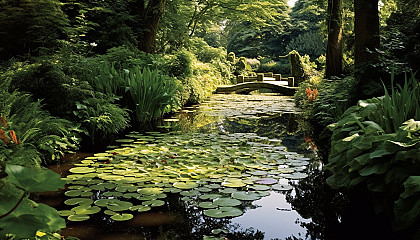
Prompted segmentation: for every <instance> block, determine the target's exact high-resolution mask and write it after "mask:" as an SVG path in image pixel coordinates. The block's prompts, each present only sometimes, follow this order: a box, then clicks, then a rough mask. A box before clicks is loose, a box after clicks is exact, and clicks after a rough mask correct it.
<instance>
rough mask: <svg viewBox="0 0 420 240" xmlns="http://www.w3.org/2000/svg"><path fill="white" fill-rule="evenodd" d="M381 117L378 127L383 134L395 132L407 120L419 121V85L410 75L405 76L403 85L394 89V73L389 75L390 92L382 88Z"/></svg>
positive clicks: (412, 75) (413, 76) (413, 75)
mask: <svg viewBox="0 0 420 240" xmlns="http://www.w3.org/2000/svg"><path fill="white" fill-rule="evenodd" d="M384 90H385V96H384V98H383V116H382V117H380V118H379V119H380V125H381V126H382V127H383V128H384V130H385V132H396V131H397V130H398V129H399V128H400V127H401V125H402V124H403V123H404V122H405V121H407V120H408V119H411V118H414V119H415V120H420V83H419V82H418V80H416V78H415V74H414V73H412V74H411V76H410V77H408V76H407V75H405V79H404V85H403V86H400V85H397V87H396V88H395V87H394V72H392V75H391V92H389V91H388V90H387V89H386V87H384Z"/></svg>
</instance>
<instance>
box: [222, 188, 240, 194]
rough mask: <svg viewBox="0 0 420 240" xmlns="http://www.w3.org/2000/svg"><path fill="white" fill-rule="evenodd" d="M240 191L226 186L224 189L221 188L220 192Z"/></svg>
mask: <svg viewBox="0 0 420 240" xmlns="http://www.w3.org/2000/svg"><path fill="white" fill-rule="evenodd" d="M236 191H238V190H237V189H236V188H224V189H219V192H221V193H226V194H231V193H234V192H236Z"/></svg>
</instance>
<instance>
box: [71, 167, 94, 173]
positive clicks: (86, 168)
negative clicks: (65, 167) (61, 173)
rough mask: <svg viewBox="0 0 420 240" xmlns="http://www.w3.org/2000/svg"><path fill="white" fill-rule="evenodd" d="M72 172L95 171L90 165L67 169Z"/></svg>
mask: <svg viewBox="0 0 420 240" xmlns="http://www.w3.org/2000/svg"><path fill="white" fill-rule="evenodd" d="M69 171H70V172H72V173H91V172H95V171H96V170H95V168H90V167H74V168H71V169H70V170H69Z"/></svg>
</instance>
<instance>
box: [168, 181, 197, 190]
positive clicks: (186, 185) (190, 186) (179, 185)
mask: <svg viewBox="0 0 420 240" xmlns="http://www.w3.org/2000/svg"><path fill="white" fill-rule="evenodd" d="M173 186H174V187H176V188H179V189H193V188H196V187H198V184H197V183H195V182H175V183H174V184H173Z"/></svg>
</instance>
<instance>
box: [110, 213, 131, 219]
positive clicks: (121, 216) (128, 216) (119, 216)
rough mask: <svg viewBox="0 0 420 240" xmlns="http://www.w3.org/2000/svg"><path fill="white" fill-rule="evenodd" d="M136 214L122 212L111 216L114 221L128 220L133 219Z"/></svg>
mask: <svg viewBox="0 0 420 240" xmlns="http://www.w3.org/2000/svg"><path fill="white" fill-rule="evenodd" d="M133 217H134V216H133V214H130V213H122V214H118V213H117V214H115V215H113V216H111V219H112V220H114V221H127V220H130V219H132V218H133Z"/></svg>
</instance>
